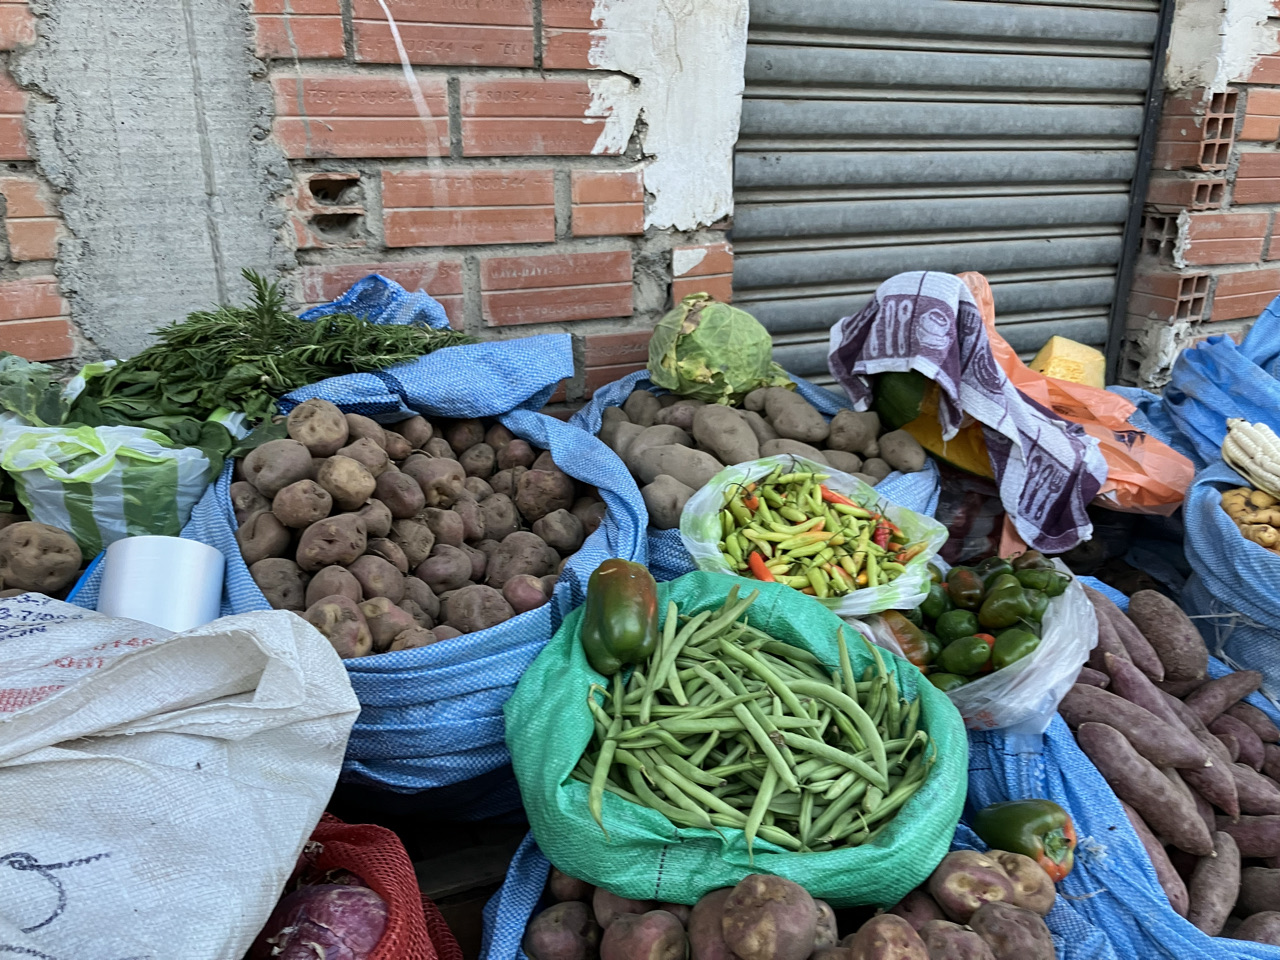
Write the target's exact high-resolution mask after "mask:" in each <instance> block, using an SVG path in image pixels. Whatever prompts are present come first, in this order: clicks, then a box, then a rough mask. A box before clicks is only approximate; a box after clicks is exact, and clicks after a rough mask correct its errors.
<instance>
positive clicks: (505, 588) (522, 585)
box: [502, 573, 551, 613]
mask: <svg viewBox="0 0 1280 960" xmlns="http://www.w3.org/2000/svg"><path fill="white" fill-rule="evenodd" d="M502 599H504V600H506V601H507V603H509V604H511V609H512V610H514V611H515V612H516V613H524V612H525V611H527V610H534V609H536V608H538V607H540V606H542V605H543V604H544V603H546V602H547V601H548V600H550V599H551V596H550V594H548V593H547V590H546V586H545V585H544V584H543V582H542V579H541V578H540V577H531V576H529V575H528V574H527V573H521V574H517V575H516V576H514V577H512V578H511V579H510V580H508V581H507V582H506V583H504V584H503V585H502Z"/></svg>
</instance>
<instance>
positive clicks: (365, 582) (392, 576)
mask: <svg viewBox="0 0 1280 960" xmlns="http://www.w3.org/2000/svg"><path fill="white" fill-rule="evenodd" d="M347 571H348V572H349V573H350V574H351V575H352V576H353V577H355V578H356V580H357V581H358V582H359V584H360V590H361V592H362V593H363V594H364V596H365V599H366V600H372V599H373V598H374V597H386V598H387V599H388V600H390V601H391V602H392V603H399V602H400V601H401V600H403V599H404V574H403V573H401V572H400V571H399V570H397V569H396V568H395V565H394V564H392V563H391V562H390V561H388V560H384V559H383V558H382V557H374V556H370V555H369V554H365V555H364V556H363V557H357V558H356V559H355V561H354V562H353V563H351V564H350V565H349V566H348V567H347ZM375 639H376V638H375Z"/></svg>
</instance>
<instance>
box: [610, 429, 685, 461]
mask: <svg viewBox="0 0 1280 960" xmlns="http://www.w3.org/2000/svg"><path fill="white" fill-rule="evenodd" d="M676 429H679V428H678V427H677V428H676ZM642 433H644V427H641V426H639V425H637V424H634V423H632V422H631V421H630V420H615V421H612V422H609V421H605V424H604V426H602V427H601V428H600V432H599V433H598V434H597V436H598V437H599V439H600V442H601V443H603V444H604V445H605V446H607V447H608V448H609V449H610V450H612V451H613V452H614V453H616V454H617V455H618V457H619V458H620V459H621V460H622V462H623V463H626V462H627V455H628V454H629V453H630V451H631V444H632V443H633V442H634V441H635V440H636V438H638V437H639V436H640V434H642ZM681 433H684V431H681ZM684 435H685V436H688V434H687V433H684Z"/></svg>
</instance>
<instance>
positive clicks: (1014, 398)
mask: <svg viewBox="0 0 1280 960" xmlns="http://www.w3.org/2000/svg"><path fill="white" fill-rule="evenodd" d="M827 366H828V367H829V368H830V370H831V375H832V376H833V377H835V378H836V380H837V381H838V382H839V383H840V384H841V386H843V387H844V389H845V392H846V393H847V394H848V395H849V399H850V400H852V401H853V405H854V408H855V409H857V410H866V409H867V408H868V407H869V406H870V404H871V399H872V393H871V382H870V380H869V379H868V378H869V377H871V376H872V375H874V374H877V373H887V372H889V371H906V370H918V371H920V373H922V374H924V375H925V376H926V377H928V378H929V379H930V380H933V381H935V382H937V384H938V386H939V387H940V388H941V397H940V401H939V404H938V417H939V420H940V422H941V424H942V436H943V439H944V440H950V439H951V438H952V437H954V436H955V435H956V433H957V432H959V430H960V427H961V425H962V423H963V419H964V415H965V414H966V413H967V414H969V415H970V416H972V417H973V418H974V419H975V420H977V421H978V422H979V423H981V424H982V425H983V435H984V436H985V437H986V441H987V451H988V453H989V454H990V456H991V465H992V467H993V469H994V470H995V475H996V482H997V483H998V484H999V487H1000V501H1001V502H1002V503H1003V504H1004V507H1005V510H1006V511H1007V512H1008V514H1009V516H1010V517H1012V518H1013V521H1014V525H1015V526H1016V527H1017V530H1018V534H1019V535H1020V536H1021V537H1022V539H1023V540H1024V541H1026V543H1027V544H1028V545H1030V546H1032V547H1034V548H1035V549H1037V550H1041V551H1044V552H1045V553H1062V552H1063V551H1066V550H1070V549H1071V548H1072V547H1074V546H1076V544H1078V543H1080V542H1081V541H1082V540H1087V539H1088V538H1089V535H1090V533H1091V532H1092V530H1093V525H1092V524H1091V523H1090V522H1089V518H1088V516H1087V514H1086V513H1085V507H1086V506H1087V505H1088V503H1089V501H1090V500H1092V499H1093V498H1094V497H1095V496H1096V495H1097V493H1098V490H1099V489H1100V488H1101V487H1102V484H1103V482H1104V481H1105V480H1106V478H1107V463H1106V460H1105V459H1104V458H1103V456H1102V453H1101V452H1100V451H1099V450H1098V444H1097V441H1096V440H1094V439H1092V438H1091V437H1089V436H1087V435H1086V434H1085V433H1084V431H1083V430H1082V429H1081V428H1080V427H1079V426H1078V425H1077V424H1074V423H1067V422H1065V421H1063V420H1059V419H1058V418H1057V417H1055V416H1053V414H1051V413H1050V412H1049V411H1047V410H1045V409H1044V408H1043V407H1041V406H1040V405H1039V404H1036V403H1034V402H1032V401H1031V400H1028V399H1027V398H1026V397H1024V396H1023V395H1022V394H1020V393H1019V392H1018V390H1017V388H1015V387H1014V386H1013V384H1011V383H1010V382H1009V378H1008V377H1006V376H1005V374H1004V371H1003V370H1001V369H1000V367H999V365H997V364H996V362H995V359H994V358H993V357H992V355H991V345H990V342H989V341H988V340H987V333H986V330H985V329H984V328H983V325H982V316H981V314H980V313H979V311H978V305H977V303H976V302H975V301H974V299H973V295H972V294H971V293H970V292H969V288H968V287H966V286H965V284H964V281H962V280H961V279H960V278H959V277H956V276H953V275H951V274H949V273H934V272H930V271H915V272H912V273H900V274H898V275H897V276H896V277H891V278H890V279H888V280H886V281H885V282H884V283H882V284H881V285H880V289H878V290H877V291H876V296H875V299H874V300H873V301H872V302H871V303H869V304H867V305H866V306H865V307H864V308H863V309H862V311H861V312H860V313H858V314H857V315H855V316H852V317H845V318H844V319H843V320H841V321H840V322H839V323H837V324H836V325H835V326H834V327H832V328H831V342H830V347H829V350H828V353H827Z"/></svg>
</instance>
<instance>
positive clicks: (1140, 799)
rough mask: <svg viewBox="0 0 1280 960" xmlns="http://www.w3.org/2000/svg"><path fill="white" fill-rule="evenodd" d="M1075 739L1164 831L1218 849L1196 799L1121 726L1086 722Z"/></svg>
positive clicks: (1205, 850) (1196, 850)
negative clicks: (1184, 792)
mask: <svg viewBox="0 0 1280 960" xmlns="http://www.w3.org/2000/svg"><path fill="white" fill-rule="evenodd" d="M1089 689H1095V688H1089ZM1076 740H1077V742H1078V743H1079V744H1080V749H1082V750H1083V751H1084V752H1085V754H1086V755H1087V756H1088V757H1089V759H1090V760H1092V761H1093V764H1094V766H1096V767H1097V768H1098V771H1099V772H1100V773H1101V774H1102V776H1103V777H1104V778H1105V779H1106V781H1107V783H1109V784H1110V785H1111V789H1112V790H1114V791H1115V793H1116V796H1118V797H1119V798H1120V799H1121V800H1123V801H1125V802H1126V803H1128V804H1129V805H1130V806H1132V807H1133V808H1134V809H1135V810H1136V811H1137V812H1138V814H1139V815H1140V816H1141V817H1142V819H1143V820H1145V821H1146V822H1147V823H1148V824H1149V825H1150V826H1151V828H1152V829H1153V830H1155V831H1156V832H1157V833H1158V834H1159V835H1160V836H1162V837H1164V838H1166V839H1167V840H1168V841H1169V842H1170V843H1172V844H1173V845H1174V846H1176V847H1178V848H1179V849H1181V850H1186V851H1187V852H1188V853H1193V854H1195V855H1196V856H1209V855H1210V854H1211V853H1212V852H1213V840H1212V839H1211V838H1210V836H1209V831H1208V830H1207V829H1205V825H1204V823H1203V822H1202V821H1201V820H1200V817H1199V816H1198V815H1197V814H1196V809H1195V805H1194V804H1193V803H1191V802H1189V801H1188V800H1187V799H1186V798H1185V797H1184V796H1183V795H1182V794H1180V793H1179V792H1178V791H1177V790H1176V789H1175V788H1174V786H1173V785H1172V784H1171V783H1170V782H1169V780H1168V779H1166V778H1165V776H1164V775H1163V774H1162V773H1161V772H1160V771H1159V770H1157V769H1156V768H1155V767H1154V766H1152V765H1151V763H1150V762H1149V761H1147V760H1146V759H1145V758H1144V757H1142V756H1141V755H1140V754H1139V753H1138V752H1137V751H1136V750H1135V749H1134V748H1133V746H1132V745H1131V744H1130V742H1129V741H1128V740H1126V739H1125V737H1124V736H1123V735H1122V734H1121V733H1120V732H1119V731H1117V730H1116V729H1114V728H1113V727H1110V726H1107V725H1106V724H1103V723H1082V724H1081V725H1080V726H1079V728H1078V729H1077V730H1076ZM1005 899H1008V898H1005Z"/></svg>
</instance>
